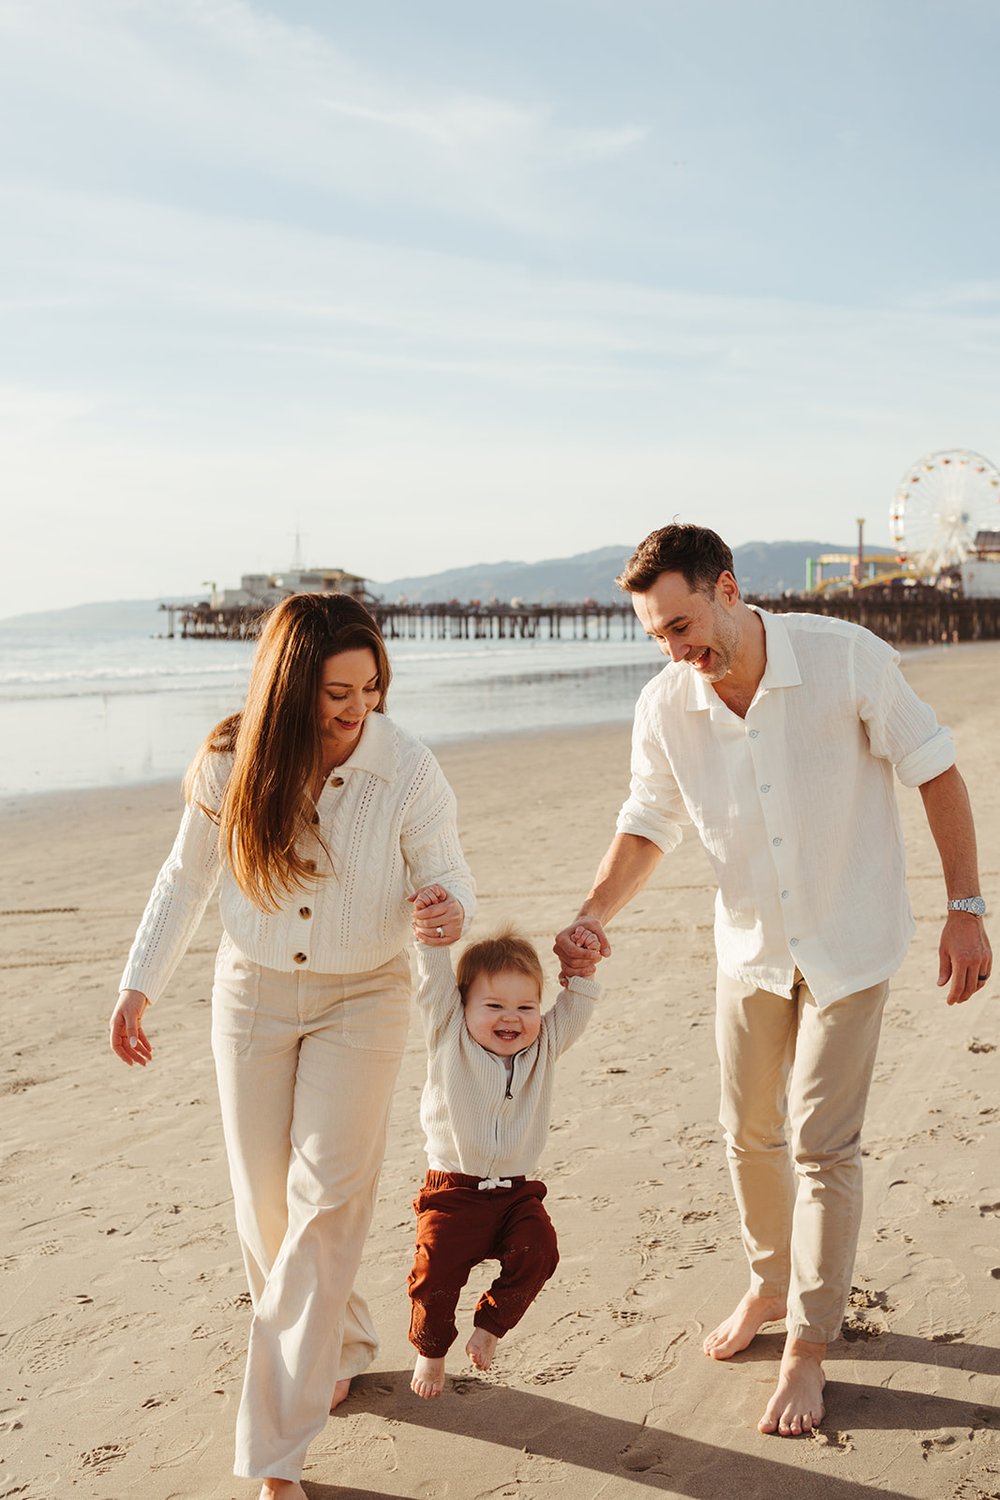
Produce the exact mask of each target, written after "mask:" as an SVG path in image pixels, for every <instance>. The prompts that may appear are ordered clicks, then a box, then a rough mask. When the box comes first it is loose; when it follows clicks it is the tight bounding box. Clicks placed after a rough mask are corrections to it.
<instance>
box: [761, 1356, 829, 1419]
mask: <svg viewBox="0 0 1000 1500" xmlns="http://www.w3.org/2000/svg"><path fill="white" fill-rule="evenodd" d="M825 1357H826V1345H825V1344H812V1343H807V1342H806V1340H805V1339H789V1340H788V1341H787V1343H786V1344H785V1352H784V1354H783V1355H782V1356H781V1371H780V1373H779V1375H778V1384H777V1386H776V1387H775V1392H774V1395H773V1396H772V1397H771V1399H770V1401H769V1402H768V1403H767V1410H766V1411H765V1413H764V1415H763V1416H762V1417H761V1419H760V1421H759V1422H758V1423H757V1428H758V1430H759V1431H760V1432H777V1433H778V1434H779V1435H780V1436H781V1437H798V1436H799V1434H800V1433H804V1432H812V1430H813V1428H814V1427H818V1426H819V1424H820V1422H822V1420H823V1416H824V1414H825V1412H826V1407H825V1406H824V1405H823V1386H824V1385H825V1383H826V1382H825V1379H824V1377H823V1360H824V1359H825Z"/></svg>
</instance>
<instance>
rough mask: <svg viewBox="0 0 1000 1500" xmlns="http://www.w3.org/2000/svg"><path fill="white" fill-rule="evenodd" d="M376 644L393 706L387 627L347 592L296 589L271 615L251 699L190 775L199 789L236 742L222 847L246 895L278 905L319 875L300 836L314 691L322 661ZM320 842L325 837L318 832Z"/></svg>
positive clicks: (316, 756)
mask: <svg viewBox="0 0 1000 1500" xmlns="http://www.w3.org/2000/svg"><path fill="white" fill-rule="evenodd" d="M366 647H367V648H368V649H370V650H371V651H372V653H373V655H374V657H375V662H376V665H377V668H378V688H379V694H380V697H379V702H378V707H377V709H376V710H375V711H376V712H377V713H384V712H385V699H386V693H387V692H388V690H389V679H390V675H391V673H390V668H389V657H388V655H387V653H386V649H385V642H384V641H383V639H382V633H381V631H380V630H379V628H378V626H377V625H376V623H375V620H374V619H373V618H372V616H371V615H370V614H369V613H368V611H367V610H366V609H365V607H364V605H363V604H361V603H360V601H359V600H357V599H354V598H352V597H351V595H349V594H292V595H291V597H290V598H288V599H283V600H282V601H281V603H280V604H278V605H276V606H275V608H274V609H273V610H272V611H271V613H270V614H269V615H268V616H267V620H266V622H265V624H264V628H263V630H262V632H261V637H260V641H259V643H258V646H257V650H256V652H255V653H254V659H253V667H252V669H251V673H250V686H249V688H248V689H247V697H246V703H245V704H244V706H243V710H242V712H241V713H238V714H231V715H230V716H229V717H228V718H227V719H223V720H222V722H221V723H219V724H217V725H216V726H215V728H214V729H213V730H212V732H211V734H209V735H208V736H207V738H206V739H205V742H204V744H203V745H202V746H201V749H200V750H199V751H198V754H197V755H196V756H195V758H194V761H193V762H192V764H191V766H190V768H189V770H188V773H187V776H186V778H185V782H184V792H185V795H186V797H187V799H188V801H189V802H190V801H193V800H195V798H196V793H195V787H196V783H197V780H198V773H199V771H200V770H201V768H202V765H203V763H204V761H205V759H206V757H208V756H209V755H212V754H215V753H218V752H224V751H231V752H232V753H233V756H234V760H233V769H232V772H231V774H230V777H229V780H228V782H227V783H226V789H225V792H224V793H223V796H222V802H221V805H220V806H219V807H218V808H210V807H206V806H205V804H204V803H202V802H201V801H200V800H199V806H201V807H203V808H204V810H205V812H207V813H208V815H209V816H210V817H212V818H213V819H215V820H216V821H217V822H218V824H219V850H220V854H221V856H222V858H223V860H224V861H225V863H226V864H228V866H229V868H230V869H231V871H232V873H233V878H234V879H235V881H236V883H237V885H238V886H239V888H240V890H241V891H242V892H243V894H244V895H245V896H246V898H247V900H248V901H250V902H252V903H253V905H254V906H257V907H259V908H260V909H261V910H262V911H276V910H277V908H278V907H279V905H280V903H281V899H282V897H284V896H287V895H288V893H289V891H291V890H293V889H295V887H297V886H302V885H303V884H305V883H306V882H307V881H309V880H312V879H315V877H316V874H317V870H316V864H315V861H314V860H312V859H307V858H306V857H305V856H304V855H303V853H302V850H301V848H300V847H299V845H300V843H305V842H306V841H305V840H303V839H302V835H303V834H304V833H307V834H310V835H314V828H313V825H312V815H313V813H314V811H315V803H314V801H313V797H312V787H313V783H314V781H315V779H316V778H317V777H318V776H319V775H320V774H321V773H322V769H323V767H322V752H321V741H320V735H319V728H318V725H317V719H316V698H317V693H318V691H319V685H320V679H321V676H322V671H323V664H324V662H325V661H326V660H327V659H328V658H329V657H331V656H335V655H336V654H337V653H338V652H340V651H355V650H358V649H364V648H366ZM315 846H316V848H317V849H321V848H322V845H321V844H320V842H319V840H318V839H315Z"/></svg>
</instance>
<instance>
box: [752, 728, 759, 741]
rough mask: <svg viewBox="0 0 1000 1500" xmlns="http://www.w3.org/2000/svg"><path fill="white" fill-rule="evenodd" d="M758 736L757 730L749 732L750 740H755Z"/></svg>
mask: <svg viewBox="0 0 1000 1500" xmlns="http://www.w3.org/2000/svg"><path fill="white" fill-rule="evenodd" d="M759 734H760V730H759V729H751V731H750V738H751V739H752V740H755V739H756V738H757V736H758V735H759Z"/></svg>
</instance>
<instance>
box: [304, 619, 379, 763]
mask: <svg viewBox="0 0 1000 1500" xmlns="http://www.w3.org/2000/svg"><path fill="white" fill-rule="evenodd" d="M381 696H382V694H381V692H380V690H379V686H378V663H377V662H376V660H375V653H374V651H373V650H372V649H371V647H370V646H359V647H358V648H357V649H356V650H353V651H338V652H337V654H336V655H335V656H328V657H327V659H326V661H325V662H324V663H323V670H322V672H321V673H320V679H319V690H318V692H317V694H316V722H317V724H318V725H319V733H320V738H321V739H322V741H323V748H324V750H325V751H326V752H327V754H328V755H329V754H330V753H331V752H332V753H333V754H335V755H336V756H337V757H338V759H340V760H346V759H347V757H348V755H350V753H351V751H352V750H353V749H354V746H355V745H356V744H357V742H358V739H359V737H360V735H361V730H362V726H363V725H364V722H365V720H366V719H367V717H368V715H369V714H370V713H371V712H372V711H373V710H374V709H376V708H377V707H378V704H379V700H380V698H381Z"/></svg>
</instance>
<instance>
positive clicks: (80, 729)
mask: <svg viewBox="0 0 1000 1500" xmlns="http://www.w3.org/2000/svg"><path fill="white" fill-rule="evenodd" d="M612 629H613V630H615V629H617V632H618V633H617V635H615V634H613V635H612V638H611V639H610V640H597V639H591V640H576V641H570V640H562V641H559V640H556V641H548V640H535V641H464V640H461V641H391V642H389V643H388V644H389V654H390V657H391V660H392V666H393V682H392V688H391V690H390V694H389V712H390V714H391V715H392V717H393V718H394V719H395V720H396V721H397V722H398V723H399V724H401V725H402V726H403V727H404V728H406V729H408V730H409V731H410V732H411V733H412V734H415V735H417V736H418V737H419V738H420V739H422V740H424V741H425V743H427V744H429V745H431V746H434V745H441V744H445V743H448V742H454V741H457V740H470V739H483V738H485V737H488V736H493V735H509V734H517V733H523V732H526V731H540V730H546V729H557V728H569V727H571V726H573V725H580V726H583V725H588V724H600V723H607V722H616V721H617V722H627V721H628V720H629V719H630V718H631V716H632V709H633V706H634V704H635V700H636V697H637V696H638V693H639V691H640V689H641V688H642V686H643V684H644V683H645V682H646V681H647V680H648V679H649V678H650V677H651V676H652V675H653V674H654V673H655V672H657V671H659V669H660V668H661V667H662V665H663V658H662V657H661V656H660V655H659V654H658V652H657V651H656V649H655V647H654V646H652V644H651V643H650V642H649V641H648V640H646V639H645V637H637V638H636V639H634V640H633V639H629V638H627V637H625V635H624V633H623V631H622V626H621V623H620V622H614V624H613V627H612ZM252 654H253V645H252V644H251V643H247V642H242V641H191V640H189V641H184V640H172V641H171V640H165V639H163V638H161V637H158V636H150V635H144V634H141V633H138V632H136V631H134V630H133V631H125V630H118V631H114V630H106V631H96V630H89V631H86V632H84V631H80V632H78V633H71V632H69V631H66V632H61V633H57V632H55V631H52V630H44V631H43V630H29V629H25V628H15V627H3V628H0V797H5V798H10V797H21V796H24V795H26V794H31V793H38V792H50V791H69V790H74V789H82V788H86V787H112V786H127V785H131V784H135V783H137V782H148V781H168V780H171V779H174V778H179V777H180V776H181V775H182V773H183V771H184V768H185V766H186V765H187V764H188V762H189V761H190V759H191V757H192V755H193V754H194V752H195V750H196V749H197V747H198V745H199V744H200V743H201V741H202V739H203V738H204V736H205V735H206V734H207V733H208V731H209V729H211V727H212V725H213V724H215V723H217V722H218V721H219V719H221V718H224V717H225V715H226V714H228V713H232V712H233V711H234V710H235V709H237V708H239V706H240V704H241V702H242V699H243V694H244V692H245V690H246V683H247V677H248V672H249V665H250V658H251V656H252Z"/></svg>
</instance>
